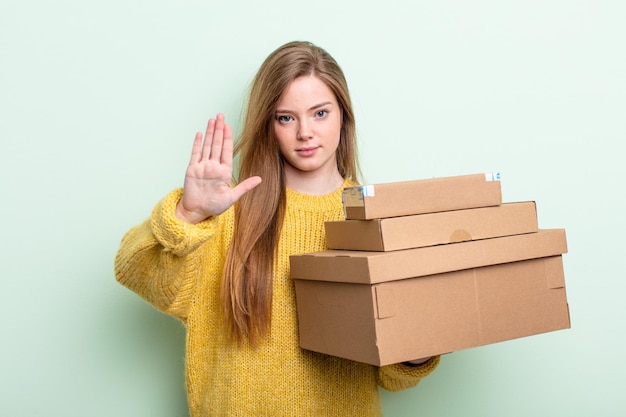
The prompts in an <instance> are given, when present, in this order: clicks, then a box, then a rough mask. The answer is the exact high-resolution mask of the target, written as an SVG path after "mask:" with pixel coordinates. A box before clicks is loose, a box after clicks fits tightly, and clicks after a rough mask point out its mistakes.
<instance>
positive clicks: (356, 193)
mask: <svg viewBox="0 0 626 417" xmlns="http://www.w3.org/2000/svg"><path fill="white" fill-rule="evenodd" d="M499 178H500V175H499V174H494V173H489V174H474V175H460V176H456V177H443V178H431V179H424V180H417V181H404V182H394V183H387V184H375V185H359V186H353V187H346V188H345V189H344V190H343V205H344V210H345V217H346V219H354V220H367V219H380V218H386V217H396V216H407V215H413V214H424V213H436V212H440V211H450V210H462V209H469V208H476V207H489V206H498V205H500V204H501V203H502V192H501V189H500V179H499Z"/></svg>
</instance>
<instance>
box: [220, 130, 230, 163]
mask: <svg viewBox="0 0 626 417" xmlns="http://www.w3.org/2000/svg"><path fill="white" fill-rule="evenodd" d="M221 162H222V164H224V165H227V166H229V167H232V165H233V131H232V129H231V127H230V125H229V124H228V123H226V124H225V125H224V140H223V144H222V157H221Z"/></svg>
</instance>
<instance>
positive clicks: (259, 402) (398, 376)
mask: <svg viewBox="0 0 626 417" xmlns="http://www.w3.org/2000/svg"><path fill="white" fill-rule="evenodd" d="M235 153H239V154H240V169H239V178H240V179H241V178H243V180H241V181H240V182H239V183H238V184H237V185H235V186H232V185H231V177H232V156H233V141H232V133H231V128H230V126H229V125H228V124H227V123H226V122H225V120H224V117H223V115H221V114H218V115H217V117H216V118H215V119H211V120H210V121H209V123H208V126H207V129H206V132H205V134H204V137H203V135H202V134H201V133H197V134H196V137H195V140H194V144H193V148H192V155H191V160H190V162H189V166H188V168H187V172H186V176H185V181H184V186H183V189H181V190H175V191H173V192H172V193H170V194H169V195H168V196H166V197H165V199H164V200H162V201H161V202H160V203H158V204H157V206H156V207H155V209H154V211H153V213H152V216H151V218H150V219H148V220H147V221H146V222H144V223H143V224H141V225H139V226H137V227H135V228H133V229H131V230H130V231H129V232H128V233H127V234H126V236H125V237H124V238H123V240H122V244H121V247H120V249H119V252H118V254H117V257H116V262H115V272H116V277H117V280H118V281H119V282H120V283H122V284H123V285H125V286H127V287H128V288H130V289H131V290H133V291H135V292H137V293H138V294H139V295H141V296H142V297H143V298H145V299H146V300H147V301H149V302H150V303H151V304H153V305H154V306H155V307H157V308H158V309H160V310H162V311H164V312H166V313H169V314H172V315H174V316H175V317H177V318H179V319H180V320H182V321H183V323H184V324H185V326H186V329H187V345H186V376H187V393H188V401H189V407H190V413H191V416H192V417H200V416H209V415H210V416H272V417H277V416H316V417H317V416H326V415H333V416H343V415H345V416H377V415H381V407H380V400H379V397H378V388H377V387H378V385H381V386H382V387H384V388H386V389H388V390H391V391H397V390H401V389H404V388H408V387H411V386H414V385H416V384H417V383H418V382H419V381H420V380H421V378H423V377H425V376H426V375H428V374H429V373H430V372H432V370H433V369H434V368H435V367H436V366H437V364H438V361H439V358H438V357H434V358H429V359H423V360H416V361H414V363H404V364H396V365H390V366H385V367H380V368H378V367H374V366H371V365H367V364H363V363H358V362H353V361H349V360H345V359H341V358H336V357H332V356H327V355H323V354H319V353H314V352H310V351H306V350H303V349H301V348H300V347H299V346H298V328H297V315H296V305H295V295H294V288H293V284H292V282H291V280H290V278H289V255H293V254H300V253H306V252H314V251H320V250H324V249H326V247H325V241H324V222H325V221H329V220H339V219H341V218H342V213H343V212H342V204H341V191H342V189H343V188H344V187H345V186H347V185H352V184H355V183H356V182H357V180H358V178H357V173H358V163H357V155H356V135H355V123H354V115H353V112H352V106H351V102H350V97H349V93H348V87H347V83H346V81H345V78H344V76H343V73H342V71H341V69H340V68H339V66H338V65H337V63H336V62H335V60H334V59H333V58H332V57H331V56H330V55H329V54H328V53H327V52H326V51H324V50H323V49H321V48H319V47H316V46H315V45H312V44H310V43H307V42H291V43H288V44H286V45H283V46H282V47H280V48H278V49H277V50H276V51H274V52H273V53H272V54H270V55H269V56H268V58H267V59H266V60H265V62H264V63H263V64H262V66H261V67H260V69H259V71H258V73H257V75H256V77H255V79H254V81H253V83H252V87H251V91H250V96H249V100H248V106H247V112H246V114H245V120H244V125H243V129H242V134H241V137H240V140H239V142H238V144H237V147H236V149H235Z"/></svg>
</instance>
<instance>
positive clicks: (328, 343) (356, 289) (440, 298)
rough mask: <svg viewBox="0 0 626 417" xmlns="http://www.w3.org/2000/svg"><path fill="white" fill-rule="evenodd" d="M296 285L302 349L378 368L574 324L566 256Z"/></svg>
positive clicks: (300, 281)
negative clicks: (390, 278) (378, 280)
mask: <svg viewBox="0 0 626 417" xmlns="http://www.w3.org/2000/svg"><path fill="white" fill-rule="evenodd" d="M295 285H296V296H297V304H298V319H299V329H300V346H301V347H302V348H304V349H309V350H312V351H316V352H321V353H326V354H329V355H333V356H339V357H343V358H347V359H351V360H355V361H359V362H365V363H369V364H372V365H378V366H382V365H388V364H392V363H400V362H404V361H408V360H412V359H418V358H423V357H429V356H433V355H438V354H444V353H448V352H453V351H458V350H462V349H467V348H471V347H476V346H481V345H486V344H491V343H496V342H501V341H505V340H510V339H515V338H520V337H525V336H531V335H535V334H540V333H545V332H550V331H555V330H560V329H566V328H569V327H570V321H569V309H568V304H567V300H566V294H565V281H564V275H563V264H562V260H561V256H551V257H546V258H537V259H530V260H524V261H517V262H511V263H505V264H498V265H491V266H485V267H479V268H472V269H464V270H460V271H454V272H446V273H442V274H437V275H426V276H421V277H417V278H410V279H404V280H398V281H386V282H381V283H379V284H374V285H367V284H354V283H347V282H328V281H312V280H301V279H296V280H295Z"/></svg>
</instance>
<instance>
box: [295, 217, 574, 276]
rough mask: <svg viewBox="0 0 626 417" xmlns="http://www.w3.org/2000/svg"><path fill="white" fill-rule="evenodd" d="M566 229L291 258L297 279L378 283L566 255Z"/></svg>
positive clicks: (338, 251) (322, 253) (335, 251)
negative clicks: (387, 249) (395, 249)
mask: <svg viewBox="0 0 626 417" xmlns="http://www.w3.org/2000/svg"><path fill="white" fill-rule="evenodd" d="M566 252H567V241H566V237H565V230H564V229H545V230H539V231H538V232H536V233H526V234H521V235H513V236H504V237H496V238H492V239H483V240H473V241H467V242H459V243H451V244H448V245H438V246H427V247H422V248H413V249H403V250H397V251H392V252H371V251H346V250H334V249H332V250H327V251H323V252H316V253H309V254H303V255H294V256H291V257H290V261H291V277H292V278H295V279H308V280H316V281H338V282H353V283H360V284H375V283H378V282H385V281H391V280H400V279H406V278H413V277H419V276H425V275H432V274H438V273H442V272H449V271H458V270H462V269H469V268H477V267H481V266H487V265H494V264H502V263H507V262H515V261H520V260H525V259H533V258H541V257H546V256H553V255H560V254H563V253H566Z"/></svg>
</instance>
